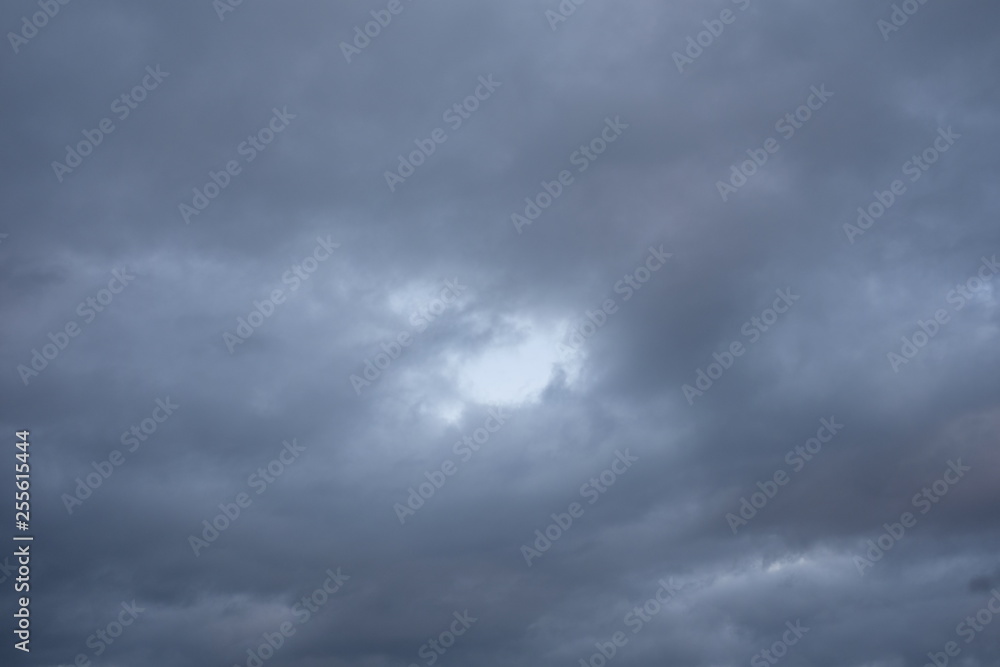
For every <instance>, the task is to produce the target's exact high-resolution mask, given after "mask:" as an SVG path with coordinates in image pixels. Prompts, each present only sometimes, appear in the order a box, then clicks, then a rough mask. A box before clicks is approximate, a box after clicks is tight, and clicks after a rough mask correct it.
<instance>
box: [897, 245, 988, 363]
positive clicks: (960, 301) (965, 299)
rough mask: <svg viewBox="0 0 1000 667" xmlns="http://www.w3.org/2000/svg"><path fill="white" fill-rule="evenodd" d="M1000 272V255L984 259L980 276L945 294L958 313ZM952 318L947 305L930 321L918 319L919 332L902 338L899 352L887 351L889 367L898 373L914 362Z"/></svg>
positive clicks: (978, 273)
mask: <svg viewBox="0 0 1000 667" xmlns="http://www.w3.org/2000/svg"><path fill="white" fill-rule="evenodd" d="M997 273H1000V264H997V256H996V255H993V257H992V258H991V259H986V258H985V257H983V258H982V266H980V267H979V271H978V272H977V273H976V275H974V276H972V277H971V278H969V279H968V280H966V281H965V282H963V283H960V284H958V285H955V288H954V289H952V290H950V291H949V292H948V295H947V296H946V297H945V298H946V300H947V302H948V303H949V304H950V305H951V306H952V308H953V309H954V311H955V312H958V311H960V310H962V309H963V308H965V306H966V305H967V304H968V303H969V302H970V301H972V300H973V299H975V298H976V295H977V294H980V293H982V292H984V291H987V290H988V289H989V284H990V281H992V280H993V276H995V275H996V274H997ZM950 321H951V315H950V314H949V313H948V311H947V310H946V309H944V308H938V309H937V310H935V311H934V315H933V316H932V317H930V318H928V319H927V320H917V327H918V331H914V332H913V334H912V335H910V336H903V337H902V338H900V342H901V345H900V347H899V351H898V352H896V351H891V352H889V353H888V354H886V359H887V360H888V361H889V367H890V368H892V372H893V373H898V372H899V369H900V368H902V367H903V366H905V365H907V364H909V363H910V362H911V361H913V360H914V359H915V358H916V356H917V355H918V354H919V353H920V350H922V349H924V348H925V347H927V345H928V344H929V343H930V341H931V340H932V339H933V338H934V337H935V336H937V335H938V333H940V332H941V327H943V326H944V325H946V324H948V322H950Z"/></svg>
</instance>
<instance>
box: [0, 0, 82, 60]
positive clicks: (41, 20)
mask: <svg viewBox="0 0 1000 667" xmlns="http://www.w3.org/2000/svg"><path fill="white" fill-rule="evenodd" d="M70 2H71V0H38V2H37V4H38V7H39V8H40V9H41V11H40V12H35V13H34V14H32V15H31V16H30V18H29V17H28V15H27V14H26V15H24V16H22V17H21V29H20V30H18V31H17V32H8V33H7V41H9V42H10V47H11V48H12V49H14V54H15V55H16V54H17V53H18V52H19V51H20V50H21V47H22V46H24V45H25V44H27V43H28V42H29V41H30V40H32V39H33V38H34V37H35V36H36V35H37V34H38V31H39V30H41V29H42V28H44V27H45V26H47V25H48V24H49V21H50V20H52V19H54V18H55V17H56V14H58V13H59V11H60V9H61V8H62V7H65V6H66V5H68V4H69V3H70Z"/></svg>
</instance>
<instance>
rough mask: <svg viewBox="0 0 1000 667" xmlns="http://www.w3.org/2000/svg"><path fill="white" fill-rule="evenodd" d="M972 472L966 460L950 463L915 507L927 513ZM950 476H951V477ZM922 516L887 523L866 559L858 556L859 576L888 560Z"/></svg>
mask: <svg viewBox="0 0 1000 667" xmlns="http://www.w3.org/2000/svg"><path fill="white" fill-rule="evenodd" d="M970 470H972V468H971V467H969V466H966V465H962V459H956V460H954V461H948V467H947V468H945V470H944V473H943V474H942V475H941V478H940V479H937V480H935V481H934V482H933V483H932V484H930V485H929V486H925V487H924V488H922V489H921V490H920V492H919V493H917V494H915V495H914V496H913V499H912V500H911V504H912V505H913V507H914V508H916V509H919V510H920V513H921V514H927V513H928V512H930V511H931V509H932V508H933V507H934V505H936V504H937V503H939V502H941V499H942V498H944V497H945V496H946V495H948V491H949V490H950V489H951V487H953V486H955V485H956V484H958V483H959V482H960V481H961V480H962V478H963V477H965V473H967V472H969V471H970ZM949 473H950V474H949ZM917 519H918V517H916V516H914V514H913V513H912V512H903V513H902V514H901V515H900V516H899V521H898V522H896V523H892V524H890V523H883V524H882V528H883V529H884V530H883V532H882V534H881V535H879V536H878V537H877V538H875V539H874V540H868V551H866V552H865V555H864V556H855V557H854V566H855V567H857V568H858V574H860V575H861V576H862V577H863V576H865V570H866V569H867V568H871V567H874V566H875V563H877V562H878V561H880V560H882V558H883V557H885V554H886V552H888V551H889V550H890V549H892V548H893V547H894V546H895V545H896V543H897V542H899V541H900V540H901V539H903V537H904V536H905V535H906V530H907V528H913V527H914V526H916V525H917Z"/></svg>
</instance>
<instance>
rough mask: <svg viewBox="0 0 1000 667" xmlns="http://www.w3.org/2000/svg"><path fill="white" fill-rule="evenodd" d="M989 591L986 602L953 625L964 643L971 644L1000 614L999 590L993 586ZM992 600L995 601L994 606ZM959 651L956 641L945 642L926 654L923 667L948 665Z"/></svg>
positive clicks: (945, 666)
mask: <svg viewBox="0 0 1000 667" xmlns="http://www.w3.org/2000/svg"><path fill="white" fill-rule="evenodd" d="M990 593H992V595H991V596H990V597H989V599H987V601H986V604H985V605H984V606H983V607H982V608H981V609H979V610H978V611H977V612H976V613H975V615H969V616H966V617H965V619H964V620H963V621H962V622H960V623H959V624H958V625H957V626H955V634H956V635H958V636H959V637H962V638H964V639H965V643H966V644H971V643H972V641H973V640H974V639H975V638H976V637H977V636H978V635H979V633H981V632H983V631H984V630H986V626H988V625H989V624H990V623H992V622H993V617H994V616H996V615H997V614H1000V590H997V589H996V588H994V589H993V590H991V591H990ZM994 602H996V603H997V604H996V605H995V606H994V604H993V603H994ZM961 652H962V648H961V647H960V646H959V645H958V642H956V641H949V642H946V643H945V645H944V646H943V647H942V649H941V651H931V652H929V653H928V654H927V657H928V658H929V659H930V662H927V663H925V664H924V667H948V663H949V662H951V659H952V658H957V657H958V656H959V654H961Z"/></svg>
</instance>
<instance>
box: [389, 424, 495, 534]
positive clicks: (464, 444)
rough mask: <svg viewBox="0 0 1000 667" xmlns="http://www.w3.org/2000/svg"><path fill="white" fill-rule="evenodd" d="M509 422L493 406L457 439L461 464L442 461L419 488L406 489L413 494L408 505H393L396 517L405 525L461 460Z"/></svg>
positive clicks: (439, 488)
mask: <svg viewBox="0 0 1000 667" xmlns="http://www.w3.org/2000/svg"><path fill="white" fill-rule="evenodd" d="M506 423H507V415H505V414H503V408H502V407H500V406H497V407H493V408H490V409H489V411H488V412H487V417H486V419H485V421H483V425H482V426H480V427H478V428H476V429H474V430H473V431H472V433H471V435H463V436H462V439H461V440H458V441H456V442H455V444H454V446H452V451H453V452H454V453H455V455H456V456H458V457H460V458H459V463H455V461H453V460H452V459H450V458H448V459H445V460H444V461H442V462H441V465H439V466H437V467H435V468H432V469H431V470H427V471H425V472H424V477H425V478H426V480H427V481H425V482H420V483H419V484H417V486H416V487H412V486H411V487H410V488H409V489H407V490H408V491H409V492H410V494H409V495H408V496H407V497H406V504H405V505H404V504H402V503H396V504H394V505H393V506H392V509H393V511H394V512H395V513H396V518H397V519H399V523H400V524H405V523H406V519H407V517H411V516H413V515H414V514H416V513H417V510H419V509H420V508H422V507H423V506H424V504H425V503H426V502H427V501H428V500H430V499H431V498H433V497H434V495H435V494H436V493H437V492H438V491H440V490H441V489H442V488H444V485H445V483H447V481H448V478H449V477H452V476H454V475H455V474H456V473H457V472H458V471H459V469H460V468H461V464H462V463H468V462H469V460H470V459H471V458H472V457H473V456H474V455H475V453H476V452H478V451H479V450H480V449H481V448H482V447H483V445H485V444H486V443H487V442H489V440H490V437H491V436H492V435H493V434H494V433H496V432H498V431H499V430H500V429H501V428H503V426H504V424H506Z"/></svg>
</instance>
